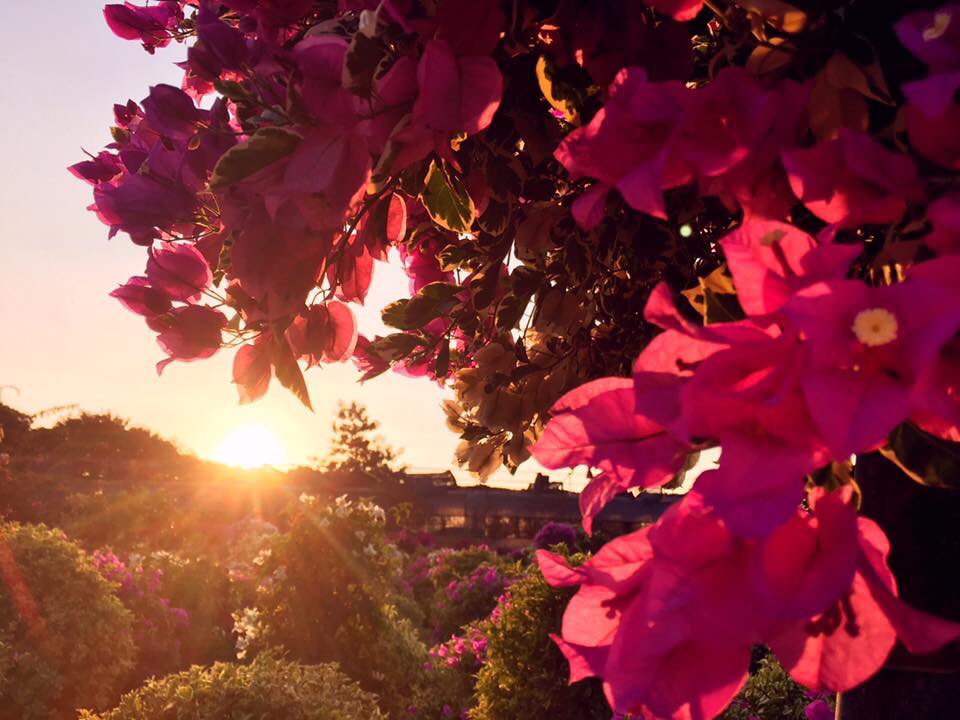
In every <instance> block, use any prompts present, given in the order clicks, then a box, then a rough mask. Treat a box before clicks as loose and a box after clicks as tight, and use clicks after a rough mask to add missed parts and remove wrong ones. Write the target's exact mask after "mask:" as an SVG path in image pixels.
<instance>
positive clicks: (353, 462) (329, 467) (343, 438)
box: [321, 402, 405, 482]
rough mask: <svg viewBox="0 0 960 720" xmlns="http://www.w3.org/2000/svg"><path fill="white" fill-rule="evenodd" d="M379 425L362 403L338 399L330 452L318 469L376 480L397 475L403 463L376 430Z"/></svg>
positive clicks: (401, 469) (383, 479)
mask: <svg viewBox="0 0 960 720" xmlns="http://www.w3.org/2000/svg"><path fill="white" fill-rule="evenodd" d="M379 428H380V423H379V422H377V421H376V420H371V419H370V417H369V416H368V415H367V409H366V407H365V406H363V405H361V404H359V403H356V402H351V403H350V404H349V405H347V404H346V403H343V402H341V403H339V404H338V409H337V419H336V420H334V422H333V440H332V442H331V446H330V452H329V453H328V454H327V457H326V460H325V461H324V462H323V463H322V464H321V469H322V470H324V471H325V472H329V473H335V474H338V475H367V476H369V477H372V478H374V479H376V480H377V481H378V482H383V481H386V480H391V479H393V478H395V477H397V475H398V474H399V473H401V472H403V470H404V469H405V467H404V466H403V465H402V464H401V463H399V462H398V452H397V451H396V450H394V449H393V448H392V447H390V446H389V445H387V444H386V443H385V442H384V439H383V437H382V436H381V435H379V434H377V430H378V429H379Z"/></svg>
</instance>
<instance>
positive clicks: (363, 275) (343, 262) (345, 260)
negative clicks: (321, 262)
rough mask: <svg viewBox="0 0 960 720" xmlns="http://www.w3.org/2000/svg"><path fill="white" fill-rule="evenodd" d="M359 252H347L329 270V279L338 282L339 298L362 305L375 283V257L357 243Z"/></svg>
mask: <svg viewBox="0 0 960 720" xmlns="http://www.w3.org/2000/svg"><path fill="white" fill-rule="evenodd" d="M357 248H358V252H350V251H347V252H345V253H344V254H343V255H342V256H341V258H340V261H339V262H338V263H337V264H336V265H331V266H330V268H329V269H328V270H327V277H329V278H333V279H334V280H337V281H339V282H338V288H337V293H336V295H337V298H338V299H340V300H344V301H345V302H357V303H360V304H361V305H362V304H363V301H364V299H365V298H366V297H367V291H369V290H370V283H372V282H373V268H374V262H373V255H371V254H370V252H369V251H368V250H367V248H366V247H364V246H363V245H361V244H359V243H357Z"/></svg>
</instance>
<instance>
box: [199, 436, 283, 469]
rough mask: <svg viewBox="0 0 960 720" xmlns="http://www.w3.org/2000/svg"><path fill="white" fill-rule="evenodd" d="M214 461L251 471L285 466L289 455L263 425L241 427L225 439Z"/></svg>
mask: <svg viewBox="0 0 960 720" xmlns="http://www.w3.org/2000/svg"><path fill="white" fill-rule="evenodd" d="M213 459H214V460H216V461H217V462H221V463H223V464H224V465H234V466H236V467H241V468H247V469H249V468H258V467H263V466H264V465H274V466H277V465H283V464H284V463H285V462H286V460H287V453H286V451H285V450H284V447H283V443H281V442H280V440H279V439H278V438H277V436H276V435H274V434H273V433H272V432H270V431H269V430H267V429H266V428H265V427H263V425H241V426H239V427H236V428H234V429H233V430H231V431H230V433H229V434H228V435H227V436H226V437H224V438H223V440H222V441H221V442H220V445H219V446H218V447H217V449H216V451H215V452H214V453H213Z"/></svg>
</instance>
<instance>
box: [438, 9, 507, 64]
mask: <svg viewBox="0 0 960 720" xmlns="http://www.w3.org/2000/svg"><path fill="white" fill-rule="evenodd" d="M505 22H506V18H505V17H504V14H503V10H501V9H500V3H499V2H496V0H447V2H444V3H442V4H441V5H440V7H439V8H437V32H436V37H437V39H439V40H445V41H446V42H447V43H448V44H449V45H450V47H451V49H452V50H453V52H454V53H456V54H457V55H458V56H461V57H464V56H467V55H476V56H483V55H490V53H492V52H493V49H494V48H495V47H496V46H497V43H498V42H499V41H500V34H501V33H502V32H503V26H504V23H505Z"/></svg>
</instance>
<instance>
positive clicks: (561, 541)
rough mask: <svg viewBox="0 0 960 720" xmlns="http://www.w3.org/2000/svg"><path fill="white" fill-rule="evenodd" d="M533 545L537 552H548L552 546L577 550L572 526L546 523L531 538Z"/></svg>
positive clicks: (571, 550) (575, 532) (574, 530)
mask: <svg viewBox="0 0 960 720" xmlns="http://www.w3.org/2000/svg"><path fill="white" fill-rule="evenodd" d="M533 544H534V546H535V547H537V548H538V549H539V550H549V549H550V548H551V547H553V546H554V545H566V546H567V550H569V551H570V552H573V551H575V550H576V549H577V531H576V528H574V527H573V526H572V525H567V524H566V523H558V522H548V523H547V524H546V525H544V526H543V527H542V528H540V530H539V532H537V534H536V535H535V536H534V538H533Z"/></svg>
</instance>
